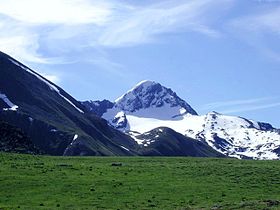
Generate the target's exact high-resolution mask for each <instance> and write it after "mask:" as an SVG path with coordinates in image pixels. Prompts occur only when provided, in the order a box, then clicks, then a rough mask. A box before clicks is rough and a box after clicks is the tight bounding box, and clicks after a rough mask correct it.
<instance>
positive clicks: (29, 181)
mask: <svg viewBox="0 0 280 210" xmlns="http://www.w3.org/2000/svg"><path fill="white" fill-rule="evenodd" d="M114 163H121V166H118V165H119V164H114ZM115 165H117V166H115ZM0 209H115V210H117V209H213V210H214V209H226V210H227V209H280V162H279V161H250V160H242V161H240V160H234V159H208V158H150V157H124V158H120V157H46V156H30V155H17V154H6V153H0Z"/></svg>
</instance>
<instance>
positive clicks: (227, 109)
mask: <svg viewBox="0 0 280 210" xmlns="http://www.w3.org/2000/svg"><path fill="white" fill-rule="evenodd" d="M275 101H276V102H275ZM278 106H280V102H279V97H261V98H252V99H244V100H230V101H218V102H213V103H208V104H205V105H203V106H202V107H201V108H200V110H202V111H218V112H220V113H223V114H238V113H241V112H245V111H246V112H248V111H255V110H260V109H267V108H272V107H278Z"/></svg>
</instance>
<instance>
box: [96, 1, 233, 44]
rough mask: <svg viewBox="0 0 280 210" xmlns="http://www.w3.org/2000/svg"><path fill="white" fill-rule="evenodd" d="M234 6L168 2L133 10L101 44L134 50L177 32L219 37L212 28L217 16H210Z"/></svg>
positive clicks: (108, 29) (110, 27)
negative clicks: (157, 38)
mask: <svg viewBox="0 0 280 210" xmlns="http://www.w3.org/2000/svg"><path fill="white" fill-rule="evenodd" d="M231 2H232V1H231V0H224V1H221V0H215V1H213V0H203V1H202V0H195V1H194V0H190V1H165V2H162V3H159V4H153V5H149V6H146V7H143V8H139V7H136V8H131V9H130V10H128V11H127V12H126V15H122V16H120V18H119V20H117V22H113V23H112V24H110V25H108V26H107V27H106V28H105V30H104V31H105V32H104V34H102V35H101V37H100V39H99V42H100V44H102V45H105V46H127V45H128V46H130V45H136V44H141V43H147V42H151V41H154V40H155V36H156V35H159V34H163V33H172V32H174V31H195V32H199V33H202V34H205V35H207V36H211V37H218V36H219V35H220V33H219V32H218V31H217V30H215V29H213V28H211V27H210V26H209V24H211V21H209V20H210V19H212V18H213V15H212V16H211V17H210V16H209V15H208V13H211V12H213V11H216V12H218V11H219V10H221V8H223V9H226V8H228V7H229V5H231V4H230V3H231ZM212 14H213V13H212ZM207 17H209V18H207Z"/></svg>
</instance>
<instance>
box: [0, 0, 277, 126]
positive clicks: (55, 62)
mask: <svg viewBox="0 0 280 210" xmlns="http://www.w3.org/2000/svg"><path fill="white" fill-rule="evenodd" d="M0 31H1V33H0V50H1V51H3V52H6V53H8V54H10V55H11V56H13V57H15V58H16V59H18V60H20V61H22V62H23V63H25V64H27V65H29V66H30V67H31V68H33V69H35V70H36V71H38V72H40V73H41V74H43V75H44V76H45V77H47V78H48V79H50V80H51V81H53V82H55V83H57V84H58V85H60V86H61V87H63V88H64V89H65V90H66V91H68V92H69V93H70V94H72V95H73V96H74V97H76V98H77V99H79V100H86V99H91V100H97V99H104V98H107V99H110V100H114V99H116V98H118V96H120V95H122V94H123V93H124V92H126V91H127V90H128V89H130V88H131V87H132V86H134V85H135V84H136V83H138V82H139V81H141V80H145V79H148V80H154V81H158V82H160V83H161V84H163V85H165V86H167V87H171V88H172V89H173V90H174V91H176V92H177V94H178V95H179V96H180V97H181V98H183V99H185V100H186V101H187V102H188V103H190V105H191V106H192V107H193V108H194V109H195V110H197V112H199V113H200V114H205V113H207V112H209V111H212V110H215V111H217V112H221V113H224V114H230V115H239V116H243V117H246V118H249V119H255V120H259V121H265V122H270V123H272V124H273V125H274V126H276V127H280V94H279V92H280V88H279V87H280V85H279V82H278V81H279V78H280V1H279V0H184V1H183V0H142V1H136V0H127V1H126V0H102V1H101V0H100V1H98V0H48V1H45V0H9V1H7V0H0Z"/></svg>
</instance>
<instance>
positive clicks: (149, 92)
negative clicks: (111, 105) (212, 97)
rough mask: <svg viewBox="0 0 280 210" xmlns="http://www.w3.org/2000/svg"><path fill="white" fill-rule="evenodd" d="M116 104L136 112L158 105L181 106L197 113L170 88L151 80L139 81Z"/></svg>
mask: <svg viewBox="0 0 280 210" xmlns="http://www.w3.org/2000/svg"><path fill="white" fill-rule="evenodd" d="M115 106H116V107H118V108H120V109H121V110H124V111H129V112H134V111H137V110H140V109H147V108H151V107H153V108H157V107H163V106H165V107H181V108H184V109H185V110H186V113H190V114H194V115H196V114H197V113H196V112H195V111H194V110H193V109H192V108H191V107H190V105H188V104H187V103H186V102H185V101H184V100H183V99H181V98H180V97H178V96H177V94H176V93H175V92H174V91H172V90H171V89H170V88H166V87H164V86H162V85H161V84H160V83H158V82H155V81H150V80H144V81H141V82H139V83H138V84H137V85H136V86H134V87H133V88H132V89H131V90H129V91H128V92H127V93H125V94H124V95H122V96H121V97H120V98H118V99H117V100H116V101H115Z"/></svg>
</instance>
